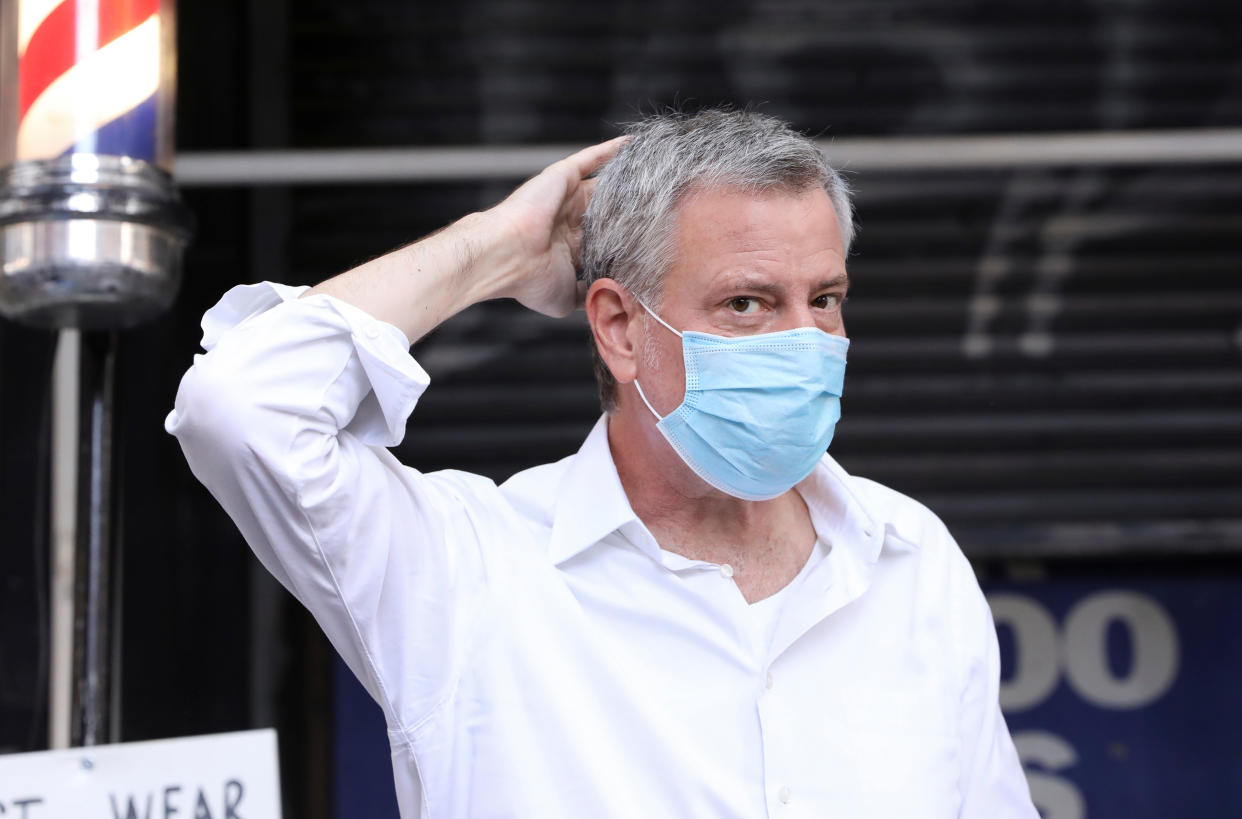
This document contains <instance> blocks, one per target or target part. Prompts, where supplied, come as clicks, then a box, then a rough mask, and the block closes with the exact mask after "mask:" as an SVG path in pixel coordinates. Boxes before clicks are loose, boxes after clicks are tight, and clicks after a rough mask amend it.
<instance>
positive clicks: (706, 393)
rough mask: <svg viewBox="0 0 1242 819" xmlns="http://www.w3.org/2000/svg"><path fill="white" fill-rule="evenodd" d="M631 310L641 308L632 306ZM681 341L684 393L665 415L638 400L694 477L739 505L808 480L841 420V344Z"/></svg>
mask: <svg viewBox="0 0 1242 819" xmlns="http://www.w3.org/2000/svg"><path fill="white" fill-rule="evenodd" d="M640 303H641V302H640ZM643 308H644V309H645V310H646V311H647V312H648V313H650V314H651V316H652V317H653V318H654V319H655V320H656V321H658V322H660V324H663V325H664V326H665V327H667V328H668V329H669V330H670V331H671V332H673V333H676V334H677V335H678V336H681V351H682V358H683V359H684V361H685V365H686V394H685V397H684V398H683V399H682V402H681V405H680V406H678V407H677V409H675V410H673V411H672V412H671V413H669V414H668V415H665V416H664V417H662V418H661V417H660V414H659V413H658V412H656V411H655V408H654V407H652V406H651V402H650V401H648V400H647V396H646V395H644V394H643V388H642V386H641V385H639V384H638V382H637V381H635V382H634V385H635V386H636V387H638V395H639V397H641V398H642V399H643V403H644V404H646V405H647V409H649V410H651V414H652V415H654V416H655V417H656V419H657V420H658V423H657V424H656V428H657V429H659V430H660V432H661V433H663V435H664V437H665V439H667V440H668V442H669V444H671V445H672V447H673V450H674V451H676V452H677V454H678V455H680V456H681V459H682V460H683V461H685V462H686V465H687V466H689V467H690V468H691V469H692V470H694V472H695V474H696V475H698V476H699V477H700V478H702V479H703V480H705V481H707V482H708V483H709V484H711V485H712V486H714V487H716V488H717V489H719V490H720V491H721V492H725V493H726V494H729V495H732V496H734V497H736V498H742V499H743V500H770V499H771V498H775V497H777V496H779V495H782V494H784V493H785V492H787V491H789V490H790V489H791V488H793V487H794V486H795V485H796V484H797V483H798V482H799V481H801V480H802V479H803V478H805V477H806V476H807V475H809V474H811V470H813V469H814V468H815V464H817V463H818V462H819V459H820V458H821V457H823V455H824V452H825V451H827V449H828V444H830V443H831V442H832V434H833V431H834V430H835V429H836V425H837V421H838V420H839V419H840V417H841V392H842V389H843V387H844V384H845V353H846V350H848V349H849V346H850V342H849V339H845V338H842V337H840V336H834V335H832V334H830V333H825V332H824V331H823V330H820V329H818V328H816V327H799V328H797V329H795V330H783V331H781V332H779V333H763V334H761V335H754V336H738V337H735V338H728V337H725V336H717V335H712V334H711V333H699V332H695V331H691V330H687V331H686V332H684V333H682V332H678V331H677V330H674V329H673V328H672V327H671V326H669V324H668V323H667V322H666V321H664V319H662V318H660V317H659V316H657V315H656V314H655V312H654V311H652V310H651V308H649V307H647V305H645V304H644V305H643Z"/></svg>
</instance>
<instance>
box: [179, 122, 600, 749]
mask: <svg viewBox="0 0 1242 819" xmlns="http://www.w3.org/2000/svg"><path fill="white" fill-rule="evenodd" d="M616 147H617V144H616V142H615V141H614V142H612V143H605V144H603V145H600V146H596V147H594V148H588V149H587V150H585V151H582V152H580V153H578V154H575V155H574V156H572V157H570V158H568V159H566V160H563V161H562V162H558V163H556V164H555V165H552V166H550V167H549V168H548V169H546V170H545V171H543V172H542V173H541V174H539V175H538V176H536V177H534V178H533V179H531V180H529V181H528V182H527V183H526V184H524V185H523V186H521V187H520V188H519V189H518V190H517V191H516V192H514V193H513V194H512V195H511V196H510V197H509V198H507V199H506V200H504V202H502V203H501V204H499V205H497V206H496V207H494V208H491V209H490V210H487V211H484V212H482V213H479V214H474V215H471V216H468V217H466V218H464V219H462V220H460V221H458V222H456V223H454V224H453V225H451V226H449V227H448V228H445V229H444V230H442V231H440V232H438V233H436V234H434V235H432V236H430V237H428V238H426V239H424V240H422V241H420V242H416V243H415V244H412V245H410V246H408V247H404V248H401V249H400V250H396V251H394V252H392V253H389V254H388V255H386V256H383V257H381V258H378V259H376V260H374V261H372V262H368V263H367V264H364V265H362V266H360V267H358V268H355V269H353V270H350V271H349V272H347V273H343V274H341V275H339V276H337V277H335V278H333V279H330V280H329V281H327V282H324V283H323V284H321V285H320V286H318V287H316V288H313V289H311V290H308V291H302V290H299V289H297V288H289V287H282V286H279V285H271V284H263V285H248V286H244V287H238V288H234V289H233V290H232V291H230V292H229V293H228V294H226V295H225V297H224V298H223V299H222V300H221V301H220V303H219V304H218V305H217V306H216V307H214V308H212V310H210V311H209V312H208V313H207V315H206V316H204V318H203V330H204V335H203V347H204V348H205V349H206V350H207V354H206V355H202V356H197V357H196V358H195V362H194V365H193V366H192V367H191V368H190V370H189V371H188V372H187V373H186V375H185V377H184V378H183V379H182V382H181V386H180V389H179V390H178V392H177V398H176V404H175V408H174V409H173V411H172V412H171V413H169V415H168V419H167V421H166V423H165V427H166V429H167V430H168V431H169V432H170V433H172V434H173V435H175V436H176V437H177V439H178V441H179V442H180V443H181V447H182V450H183V452H184V453H185V457H186V461H187V462H188V463H189V465H190V468H191V470H192V471H193V472H194V474H195V476H196V477H197V478H198V479H199V480H200V481H202V483H203V484H204V485H205V486H206V487H207V488H208V489H209V490H210V491H211V493H212V494H213V495H214V496H215V498H216V499H217V500H218V501H219V503H220V505H221V506H222V507H224V509H225V510H226V511H227V512H228V514H229V516H230V517H231V518H232V519H233V521H234V522H235V523H236V524H237V527H238V529H240V530H241V532H242V534H243V535H244V536H245V538H246V541H247V542H248V543H249V544H250V547H251V548H252V549H253V550H254V552H255V554H256V555H257V556H258V558H259V559H260V560H261V561H262V562H263V564H264V566H266V567H267V568H268V570H269V571H271V572H272V574H273V575H275V577H276V578H277V579H279V580H280V582H281V583H282V584H283V585H284V586H285V587H286V588H287V589H289V590H290V591H291V592H292V593H293V594H294V595H295V596H297V598H298V599H299V600H300V601H301V602H302V603H303V604H304V605H305V606H306V607H307V608H308V609H310V610H311V612H312V613H313V614H314V615H315V617H316V619H317V620H318V621H319V623H320V625H321V626H322V627H323V629H324V632H325V633H326V634H327V635H328V637H329V638H330V639H331V641H332V643H333V645H334V646H335V647H336V648H337V650H338V651H339V652H340V654H341V656H342V657H343V658H344V659H345V661H346V662H347V663H348V664H349V666H350V668H351V669H352V670H353V671H354V673H355V674H357V676H358V677H359V679H361V680H362V682H363V683H364V685H366V686H367V688H368V690H369V691H370V692H371V694H372V695H373V696H374V697H375V699H376V700H377V701H379V702H380V704H381V705H382V706H383V707H384V710H385V714H386V716H387V718H388V721H389V727H390V729H392V730H393V731H405V730H406V729H407V728H408V727H409V726H411V725H413V724H416V723H418V721H419V720H420V719H421V718H422V717H423V716H425V715H426V714H427V713H428V711H429V709H431V708H432V707H433V706H434V704H435V703H438V702H440V701H442V699H443V697H444V695H445V692H446V691H449V690H452V686H453V684H454V674H456V673H460V668H461V663H460V659H461V658H460V656H459V652H461V651H463V650H464V649H463V646H468V645H469V644H470V643H471V639H470V635H471V634H472V633H473V632H474V630H476V629H478V628H480V626H479V624H478V618H479V617H480V612H481V611H483V610H484V609H485V606H484V605H482V602H483V601H484V600H486V599H487V598H488V596H489V595H490V594H492V593H493V592H494V589H493V585H494V584H495V583H496V582H502V581H503V578H504V577H505V572H504V571H502V570H500V568H499V567H498V564H503V562H504V561H505V560H507V559H510V556H509V555H507V554H506V552H505V550H504V549H502V548H500V546H503V545H506V544H508V545H510V546H511V545H513V538H514V537H515V536H517V535H516V534H515V533H517V532H518V531H519V530H520V526H521V524H520V523H518V524H515V522H514V521H513V520H512V519H511V515H510V517H506V515H507V514H509V513H508V511H507V506H506V505H505V502H504V501H503V499H502V498H501V496H500V494H499V490H497V488H496V487H495V485H494V484H493V483H492V482H491V481H489V480H487V479H485V478H481V477H479V476H474V475H466V474H464V473H457V472H445V473H435V474H429V475H423V474H420V473H418V472H416V471H415V470H413V469H410V468H408V467H405V466H403V465H402V464H400V463H398V462H397V460H396V459H395V458H394V457H393V456H392V455H391V454H390V453H389V452H387V451H386V450H385V449H384V447H388V446H393V445H395V444H396V443H398V442H399V441H400V440H401V438H402V436H403V434H404V431H405V423H406V419H407V417H408V416H409V414H410V412H411V411H412V410H413V408H414V404H415V403H416V402H417V400H418V398H419V397H420V396H421V394H422V392H423V390H424V389H425V388H426V387H427V384H428V381H429V379H428V377H427V375H426V373H424V372H423V370H422V368H421V367H419V365H418V364H417V363H416V362H415V361H414V359H412V358H411V357H410V355H409V349H408V344H409V342H410V341H413V340H415V339H417V338H419V337H421V336H422V335H424V334H425V333H427V332H428V331H429V330H431V329H432V328H433V327H435V326H436V325H437V324H438V323H440V322H441V321H443V320H444V319H446V318H447V317H449V316H450V315H452V314H453V313H455V312H457V311H459V310H461V309H463V308H465V307H467V306H468V305H470V304H472V303H474V302H476V301H479V300H482V299H486V298H491V297H496V296H512V297H514V298H516V299H518V300H520V301H521V302H522V303H524V304H526V305H527V306H529V307H531V308H533V309H536V310H539V311H542V312H544V313H549V314H553V315H558V314H564V313H567V312H569V311H570V310H571V309H573V307H574V304H575V301H576V294H577V290H576V282H575V277H574V267H575V263H576V259H577V252H578V242H579V238H578V237H579V233H580V230H579V225H580V222H581V218H582V213H583V211H584V209H585V205H586V201H587V199H588V197H589V195H590V189H591V185H592V183H591V182H590V180H587V179H586V176H587V175H588V174H589V173H590V172H591V171H592V170H593V169H594V168H595V167H597V166H598V165H599V164H601V163H602V162H603V161H605V160H606V159H607V157H609V156H610V155H611V153H612V152H613V150H615V148H616ZM390 325H392V326H390ZM398 331H400V332H398ZM497 578H499V579H500V580H497Z"/></svg>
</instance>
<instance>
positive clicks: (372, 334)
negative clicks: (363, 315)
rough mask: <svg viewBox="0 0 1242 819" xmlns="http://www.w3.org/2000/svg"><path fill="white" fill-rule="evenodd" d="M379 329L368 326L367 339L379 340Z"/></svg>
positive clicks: (371, 325)
mask: <svg viewBox="0 0 1242 819" xmlns="http://www.w3.org/2000/svg"><path fill="white" fill-rule="evenodd" d="M379 334H380V331H379V327H377V326H376V325H374V324H368V325H367V338H379Z"/></svg>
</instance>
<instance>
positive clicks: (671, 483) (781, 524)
mask: <svg viewBox="0 0 1242 819" xmlns="http://www.w3.org/2000/svg"><path fill="white" fill-rule="evenodd" d="M642 421H643V419H641V418H636V417H634V415H633V414H626V413H623V412H618V413H616V414H614V415H613V416H612V417H611V418H610V419H609V424H608V443H609V446H610V448H611V450H612V458H613V462H614V463H615V464H616V466H617V474H618V476H619V477H620V479H621V486H622V487H623V488H624V489H625V493H626V496H627V497H628V499H629V502H630V506H631V508H633V510H634V513H635V514H636V515H638V517H639V519H640V520H642V522H643V523H644V524H645V525H646V527H647V529H648V530H650V532H651V534H652V536H654V537H655V539H656V542H657V543H659V544H660V546H661V548H663V549H666V550H668V551H670V552H674V553H676V554H680V555H682V556H684V557H687V558H689V559H691V560H703V561H707V562H710V563H721V564H724V563H727V564H729V566H730V567H731V568H732V569H733V577H734V580H736V582H737V585H738V587H739V588H740V589H741V590H742V594H743V595H744V596H745V597H746V599H747V601H749V602H754V601H756V600H761V599H763V598H764V597H767V596H769V595H771V594H774V593H776V592H777V591H779V590H780V589H782V588H784V587H785V585H787V584H788V583H789V581H790V580H792V579H793V578H794V577H795V576H796V575H797V573H798V571H799V570H800V569H801V568H802V567H803V566H804V565H805V564H806V561H807V558H808V557H809V556H810V553H811V549H812V548H813V547H814V545H815V529H814V526H813V525H812V524H811V516H810V512H809V511H808V510H807V507H806V503H805V502H804V501H803V500H802V497H801V495H799V494H798V493H797V491H795V490H792V489H791V490H790V491H788V492H786V493H785V494H783V495H781V496H779V497H777V498H774V499H772V500H767V501H746V500H741V499H740V498H735V497H732V496H730V495H726V494H725V493H723V492H721V491H719V490H717V489H715V488H713V487H711V486H710V485H708V484H707V483H706V482H704V481H703V480H702V479H701V478H699V477H698V476H697V475H695V474H694V472H693V471H692V470H691V469H690V468H689V467H687V466H686V464H685V463H684V462H683V461H682V460H681V458H680V457H679V456H678V455H677V453H676V452H674V451H673V449H672V447H671V446H669V444H668V442H667V441H665V440H664V437H663V436H662V435H661V434H660V432H659V431H658V430H657V429H655V428H654V425H651V424H644V423H642Z"/></svg>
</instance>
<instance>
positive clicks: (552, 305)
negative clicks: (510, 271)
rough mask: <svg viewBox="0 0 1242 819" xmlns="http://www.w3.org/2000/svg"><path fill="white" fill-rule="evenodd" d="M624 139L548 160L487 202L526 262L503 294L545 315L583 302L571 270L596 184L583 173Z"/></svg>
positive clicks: (581, 288) (560, 313)
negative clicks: (504, 194) (519, 183)
mask: <svg viewBox="0 0 1242 819" xmlns="http://www.w3.org/2000/svg"><path fill="white" fill-rule="evenodd" d="M625 139H626V137H617V138H616V139H612V140H609V141H608V142H604V143H601V144H599V145H592V146H591V147H590V148H585V149H583V150H581V151H579V152H578V153H576V154H574V155H572V156H569V157H566V158H565V159H562V160H561V161H560V162H556V163H554V164H552V165H549V166H548V167H547V168H544V169H543V171H542V172H541V173H539V174H538V175H537V176H534V177H532V178H531V179H529V180H527V181H526V183H525V184H524V185H522V186H521V187H520V188H518V189H517V190H515V191H514V192H513V193H512V194H510V195H509V197H508V198H507V199H505V200H504V201H503V202H501V203H500V204H499V205H497V206H496V207H495V208H492V210H491V211H490V212H489V215H491V216H493V217H494V218H495V219H496V220H498V221H499V223H500V224H503V225H505V226H507V229H508V235H509V237H510V239H509V241H511V242H512V243H513V248H514V250H515V251H516V257H517V258H518V259H520V260H522V261H523V262H524V263H525V264H524V267H525V269H523V270H519V271H516V275H515V276H514V278H513V281H512V283H511V284H510V286H509V287H507V288H506V289H505V291H504V292H503V293H502V295H505V296H509V297H511V298H514V299H517V300H518V301H519V302H521V303H522V304H524V305H526V306H527V307H529V308H530V309H532V310H536V311H538V312H540V313H544V314H546V315H549V316H558V317H559V316H564V315H568V314H569V313H570V312H571V311H573V310H574V308H576V307H581V306H582V298H583V296H584V295H585V292H586V288H585V287H584V286H583V283H582V282H579V281H577V278H576V272H577V269H578V263H579V249H580V248H581V246H582V215H583V214H584V213H585V212H586V206H587V201H588V200H589V199H590V197H591V191H592V189H593V188H594V187H595V180H594V179H593V178H588V177H589V176H590V175H591V174H592V173H594V172H595V171H596V170H598V169H599V168H600V167H601V166H602V165H603V164H604V163H605V162H607V161H608V160H609V159H611V158H612V156H613V155H614V154H615V153H616V152H617V149H618V148H620V147H621V144H622V143H623V142H624V141H625Z"/></svg>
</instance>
